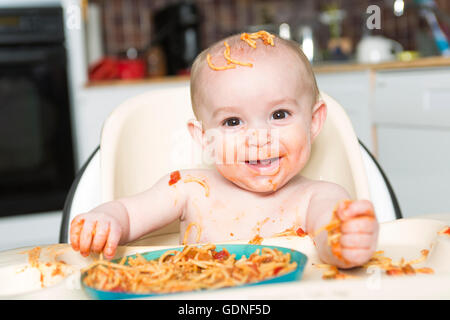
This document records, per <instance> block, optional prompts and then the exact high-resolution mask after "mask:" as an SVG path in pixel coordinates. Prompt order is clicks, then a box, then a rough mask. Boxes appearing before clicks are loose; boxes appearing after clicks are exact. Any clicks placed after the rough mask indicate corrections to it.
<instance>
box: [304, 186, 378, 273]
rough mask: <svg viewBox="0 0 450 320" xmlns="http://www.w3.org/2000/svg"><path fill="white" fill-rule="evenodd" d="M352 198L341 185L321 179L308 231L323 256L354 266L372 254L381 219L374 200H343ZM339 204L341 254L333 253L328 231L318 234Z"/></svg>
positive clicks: (316, 191) (339, 264) (310, 208)
mask: <svg viewBox="0 0 450 320" xmlns="http://www.w3.org/2000/svg"><path fill="white" fill-rule="evenodd" d="M349 198H350V196H349V195H348V193H347V192H346V191H345V190H344V189H343V188H342V187H340V186H338V185H336V184H332V183H320V187H318V188H317V187H316V188H315V190H314V191H313V195H312V197H311V201H310V205H309V208H308V212H307V226H306V228H307V232H308V234H310V235H312V236H313V240H314V242H315V244H316V247H317V250H318V253H319V257H320V259H321V260H322V261H324V262H325V263H328V264H333V265H335V266H337V267H340V268H352V267H356V266H360V265H362V264H364V263H366V262H367V261H368V260H369V259H370V258H371V257H372V255H373V253H374V251H375V249H376V245H377V239H378V222H377V220H376V218H375V214H374V210H373V205H372V203H371V202H370V201H368V200H355V201H351V202H350V204H349V205H345V202H343V201H342V200H345V199H349ZM336 205H338V207H337V215H338V217H339V219H340V220H341V221H342V224H341V232H342V235H341V237H340V242H339V244H340V247H341V250H342V251H341V253H342V258H339V257H336V256H335V255H334V254H333V252H332V250H331V247H330V246H329V244H328V241H327V240H328V234H327V231H322V232H320V233H319V234H315V232H316V231H317V230H319V229H320V228H322V227H323V226H325V225H327V224H329V223H330V221H331V219H332V214H333V211H334V209H335V208H336Z"/></svg>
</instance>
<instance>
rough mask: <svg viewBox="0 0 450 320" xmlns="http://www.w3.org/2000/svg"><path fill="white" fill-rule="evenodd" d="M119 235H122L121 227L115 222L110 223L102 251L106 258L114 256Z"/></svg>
mask: <svg viewBox="0 0 450 320" xmlns="http://www.w3.org/2000/svg"><path fill="white" fill-rule="evenodd" d="M121 236H122V229H121V228H120V226H119V225H118V224H116V223H111V224H110V231H109V235H108V240H107V242H106V246H105V249H104V251H103V253H104V255H105V258H106V259H112V258H114V255H115V254H116V249H117V246H118V245H119V241H120V237H121Z"/></svg>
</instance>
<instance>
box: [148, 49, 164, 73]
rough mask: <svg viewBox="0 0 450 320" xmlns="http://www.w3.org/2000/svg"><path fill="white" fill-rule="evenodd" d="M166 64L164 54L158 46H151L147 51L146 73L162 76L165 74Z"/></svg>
mask: <svg viewBox="0 0 450 320" xmlns="http://www.w3.org/2000/svg"><path fill="white" fill-rule="evenodd" d="M166 65H167V62H166V56H165V55H164V50H163V49H162V48H161V47H160V46H154V47H151V48H150V49H149V50H148V51H147V74H148V76H149V77H164V76H165V75H167V67H166Z"/></svg>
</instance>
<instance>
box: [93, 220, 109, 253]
mask: <svg viewBox="0 0 450 320" xmlns="http://www.w3.org/2000/svg"><path fill="white" fill-rule="evenodd" d="M109 226H110V223H109V222H98V223H97V225H96V228H95V229H94V230H93V233H95V234H94V236H93V241H92V251H94V252H95V253H100V252H102V251H103V248H104V246H105V244H106V241H107V239H108V235H109V228H110V227H109Z"/></svg>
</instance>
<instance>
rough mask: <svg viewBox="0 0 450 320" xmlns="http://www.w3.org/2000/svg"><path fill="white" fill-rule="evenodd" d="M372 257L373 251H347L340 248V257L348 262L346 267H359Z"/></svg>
mask: <svg viewBox="0 0 450 320" xmlns="http://www.w3.org/2000/svg"><path fill="white" fill-rule="evenodd" d="M372 255H373V250H370V249H348V248H342V256H343V257H344V259H345V260H346V261H348V263H349V265H348V267H356V266H361V265H363V264H364V263H366V262H367V261H369V259H370V258H371V257H372Z"/></svg>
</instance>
